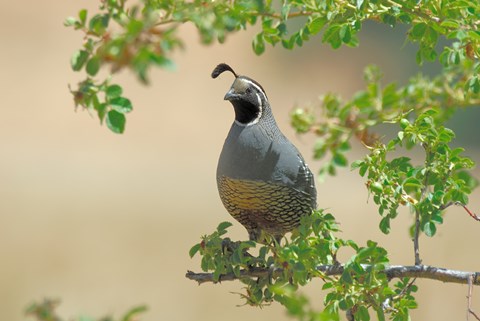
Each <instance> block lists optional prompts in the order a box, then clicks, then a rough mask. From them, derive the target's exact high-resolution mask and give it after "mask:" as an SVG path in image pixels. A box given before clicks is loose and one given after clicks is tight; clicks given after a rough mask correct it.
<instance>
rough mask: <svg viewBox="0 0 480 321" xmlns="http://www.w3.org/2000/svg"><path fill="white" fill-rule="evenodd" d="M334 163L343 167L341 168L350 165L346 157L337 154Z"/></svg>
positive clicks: (334, 156)
mask: <svg viewBox="0 0 480 321" xmlns="http://www.w3.org/2000/svg"><path fill="white" fill-rule="evenodd" d="M333 162H334V163H335V165H337V166H341V167H345V166H347V165H348V160H347V158H346V157H345V155H343V154H341V153H335V154H334V155H333Z"/></svg>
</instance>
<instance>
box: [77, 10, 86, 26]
mask: <svg viewBox="0 0 480 321" xmlns="http://www.w3.org/2000/svg"><path fill="white" fill-rule="evenodd" d="M78 19H80V23H81V24H82V25H83V26H84V25H85V22H86V21H87V10H86V9H82V10H80V11H79V12H78Z"/></svg>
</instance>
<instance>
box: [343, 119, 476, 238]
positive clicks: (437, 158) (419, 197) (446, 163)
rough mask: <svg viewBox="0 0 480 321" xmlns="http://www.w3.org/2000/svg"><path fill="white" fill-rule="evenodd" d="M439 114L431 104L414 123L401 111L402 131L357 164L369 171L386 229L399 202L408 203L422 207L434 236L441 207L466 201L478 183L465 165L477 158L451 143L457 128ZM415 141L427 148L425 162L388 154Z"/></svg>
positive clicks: (423, 224)
mask: <svg viewBox="0 0 480 321" xmlns="http://www.w3.org/2000/svg"><path fill="white" fill-rule="evenodd" d="M437 114H438V112H436V111H435V110H427V111H426V112H424V113H422V114H420V115H419V116H418V117H417V118H416V119H415V121H414V122H412V123H411V122H410V121H409V120H408V119H407V118H404V117H403V116H401V117H398V118H397V119H395V120H394V121H393V122H396V123H398V124H399V125H400V126H401V130H400V131H399V132H398V133H397V137H395V138H394V139H392V140H391V141H390V142H388V143H387V144H380V143H378V144H377V145H376V146H375V147H372V148H371V153H370V155H368V156H366V157H365V159H363V160H358V161H356V162H354V163H353V164H352V168H358V169H359V172H360V175H361V176H365V175H367V178H368V180H367V186H368V189H369V192H370V193H371V194H373V200H374V202H375V204H377V205H378V211H379V213H380V215H382V217H383V218H382V220H381V221H380V226H379V227H380V230H381V231H382V232H384V233H388V232H389V231H390V220H391V219H394V218H395V217H396V216H397V214H398V212H397V210H398V207H399V206H400V205H408V206H410V207H411V208H412V209H413V211H415V212H416V213H418V216H419V224H420V226H419V227H420V229H421V231H423V232H424V233H425V234H426V235H427V236H433V235H434V234H435V232H436V229H437V228H436V224H441V223H443V218H442V211H443V210H444V209H446V208H447V207H449V206H450V205H452V204H456V203H459V204H464V205H465V204H467V203H468V195H469V194H470V193H471V192H472V189H473V188H475V187H476V186H477V184H478V182H477V180H476V179H475V178H473V177H472V176H471V175H470V174H469V173H468V172H467V171H466V170H468V169H471V168H472V167H473V166H474V163H473V161H472V160H471V159H470V158H468V157H464V156H462V153H463V151H464V150H463V148H460V147H459V148H454V149H452V148H450V146H449V144H450V142H451V141H452V139H453V138H454V137H455V134H454V133H453V131H452V130H451V129H448V128H445V127H443V126H441V125H439V124H437V123H436V121H435V119H436V117H438V115H437ZM404 116H405V117H407V115H404ZM414 146H421V147H422V148H423V151H424V153H425V160H424V162H423V164H422V165H420V166H413V165H412V161H411V159H410V158H408V157H406V156H400V157H396V158H393V159H392V160H388V154H389V153H392V152H394V151H395V150H396V149H397V147H405V148H407V149H411V148H413V147H414ZM403 155H404V154H403ZM412 235H413V233H412Z"/></svg>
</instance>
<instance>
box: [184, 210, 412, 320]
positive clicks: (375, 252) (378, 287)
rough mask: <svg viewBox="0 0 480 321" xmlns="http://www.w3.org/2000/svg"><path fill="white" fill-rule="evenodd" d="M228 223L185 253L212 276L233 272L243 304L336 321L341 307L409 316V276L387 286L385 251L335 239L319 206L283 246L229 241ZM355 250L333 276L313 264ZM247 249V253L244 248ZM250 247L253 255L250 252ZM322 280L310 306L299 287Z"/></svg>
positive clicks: (333, 226)
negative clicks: (319, 305) (318, 305)
mask: <svg viewBox="0 0 480 321" xmlns="http://www.w3.org/2000/svg"><path fill="white" fill-rule="evenodd" d="M230 225H231V223H228V222H224V223H221V224H220V225H219V226H218V228H217V230H216V231H215V232H213V233H212V234H210V235H205V236H203V237H202V241H201V242H200V243H198V244H196V245H194V246H193V247H192V249H191V250H190V256H192V257H193V256H194V255H195V254H197V253H199V254H200V255H201V256H202V260H201V267H202V270H203V271H205V272H213V275H214V280H216V281H221V277H222V275H227V274H232V273H233V274H234V275H235V276H237V277H239V278H240V280H241V282H242V283H244V284H245V291H244V292H243V293H241V294H240V296H241V297H242V298H243V299H244V300H245V304H248V305H252V306H263V305H265V304H269V303H270V302H272V301H277V302H279V303H281V304H282V305H284V306H285V307H286V309H287V311H288V312H289V314H290V315H292V316H295V317H296V318H297V319H299V320H338V319H339V313H340V312H341V311H349V310H351V311H352V313H353V315H354V316H355V320H369V319H370V314H371V313H373V314H375V315H377V317H378V318H379V319H380V320H384V319H385V317H386V316H388V317H390V318H392V319H393V320H409V314H408V311H409V309H414V308H416V302H415V299H414V297H413V296H412V295H411V294H412V293H413V292H415V291H416V286H413V285H412V283H411V282H410V280H409V279H403V280H401V281H399V282H397V283H395V284H393V285H390V282H389V280H388V278H387V276H386V275H385V274H384V273H383V272H382V271H383V270H384V268H385V266H386V264H388V263H389V260H388V257H387V251H386V250H385V249H383V248H381V247H379V246H378V244H377V243H376V242H373V241H368V242H367V244H366V246H363V247H360V246H358V245H357V244H356V243H355V242H353V241H351V240H343V239H341V238H338V237H337V236H336V234H338V232H339V230H338V226H337V223H336V222H335V218H334V217H333V216H332V215H331V214H329V213H325V212H324V211H322V210H319V211H315V212H313V214H312V215H311V216H305V217H303V218H302V222H301V224H300V227H299V228H298V230H296V231H295V232H294V233H293V235H292V237H291V240H286V244H285V245H283V246H279V245H278V244H277V245H261V244H256V243H254V242H251V241H246V242H235V243H231V241H230V240H229V239H228V238H222V236H223V235H224V234H226V232H227V230H226V229H227V228H228V227H229V226H230ZM348 249H350V251H352V250H353V252H354V253H355V254H354V255H353V256H351V258H350V260H349V261H348V262H347V263H346V264H345V265H344V270H343V272H342V273H341V275H339V276H333V275H328V273H326V272H323V271H321V269H319V267H321V266H327V265H332V266H335V265H338V264H339V262H338V261H337V255H338V253H339V252H340V251H348ZM247 250H248V252H247ZM253 251H256V252H257V253H258V254H257V255H256V256H254V255H252V254H251V253H252V252H253ZM256 268H268V269H270V271H271V275H269V276H266V277H258V278H255V279H253V278H251V277H242V274H241V271H242V270H245V271H253V270H255V269H256ZM315 277H317V278H320V279H321V280H322V281H323V286H322V289H323V290H324V291H325V292H326V294H325V299H324V304H325V309H324V310H323V311H316V310H315V309H314V308H312V307H311V305H310V303H309V301H308V299H307V298H306V297H305V296H304V295H303V294H301V292H300V291H298V290H299V288H300V287H301V286H305V285H306V284H308V283H309V282H310V281H311V280H312V279H313V278H315Z"/></svg>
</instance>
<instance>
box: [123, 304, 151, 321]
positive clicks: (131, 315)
mask: <svg viewBox="0 0 480 321" xmlns="http://www.w3.org/2000/svg"><path fill="white" fill-rule="evenodd" d="M147 310H148V307H147V306H146V305H141V306H138V307H134V308H133V309H131V310H130V311H128V312H127V313H126V314H125V315H124V316H123V318H122V321H133V320H137V315H138V314H140V313H144V312H146V311H147Z"/></svg>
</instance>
